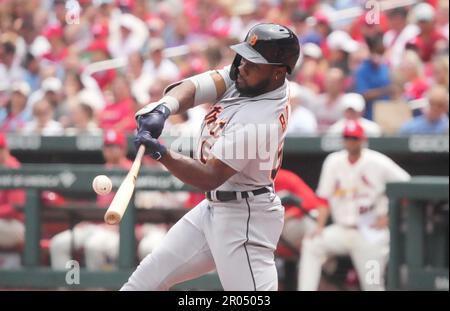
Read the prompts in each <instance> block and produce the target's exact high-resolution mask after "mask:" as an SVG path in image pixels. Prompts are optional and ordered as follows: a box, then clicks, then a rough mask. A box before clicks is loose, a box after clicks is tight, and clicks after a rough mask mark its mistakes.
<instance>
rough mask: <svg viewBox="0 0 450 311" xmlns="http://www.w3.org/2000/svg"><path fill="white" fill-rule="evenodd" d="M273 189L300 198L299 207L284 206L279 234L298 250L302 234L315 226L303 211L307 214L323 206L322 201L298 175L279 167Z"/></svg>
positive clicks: (278, 192) (279, 193) (280, 194)
mask: <svg viewBox="0 0 450 311" xmlns="http://www.w3.org/2000/svg"><path fill="white" fill-rule="evenodd" d="M275 191H276V192H277V194H278V195H279V196H282V195H283V194H287V193H289V194H291V195H295V196H297V197H298V198H299V199H300V200H301V208H299V207H297V206H285V219H284V227H283V232H282V234H281V237H282V239H284V240H285V241H286V242H288V243H289V244H290V245H291V246H292V247H295V248H296V249H298V250H299V249H300V243H301V240H302V238H303V236H305V234H307V233H308V232H311V231H312V230H313V229H314V227H315V226H314V220H313V218H311V217H310V216H306V215H305V212H307V213H308V214H309V213H310V212H311V211H312V210H314V209H317V208H320V207H324V203H323V202H322V201H321V200H320V199H319V198H318V197H317V196H316V195H315V193H314V191H313V190H312V189H311V188H310V187H309V186H308V185H307V184H306V183H305V182H304V181H303V180H302V179H301V178H300V177H299V176H298V175H296V174H295V173H293V172H291V171H288V170H284V169H280V171H279V172H278V174H277V177H276V178H275ZM309 215H310V214H309ZM305 216H306V217H305Z"/></svg>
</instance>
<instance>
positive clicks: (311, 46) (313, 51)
mask: <svg viewBox="0 0 450 311" xmlns="http://www.w3.org/2000/svg"><path fill="white" fill-rule="evenodd" d="M302 51H303V55H304V56H308V57H311V58H314V59H319V58H322V55H323V54H322V49H321V48H320V46H318V45H317V44H315V43H311V42H308V43H305V44H303V46H302Z"/></svg>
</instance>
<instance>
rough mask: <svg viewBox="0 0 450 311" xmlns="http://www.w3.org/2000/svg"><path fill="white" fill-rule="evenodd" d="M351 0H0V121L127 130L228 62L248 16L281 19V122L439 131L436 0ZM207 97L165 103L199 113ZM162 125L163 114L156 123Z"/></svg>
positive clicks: (65, 131) (444, 91)
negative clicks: (178, 84) (285, 116)
mask: <svg viewBox="0 0 450 311" xmlns="http://www.w3.org/2000/svg"><path fill="white" fill-rule="evenodd" d="M364 3H365V1H362V0H334V1H331V0H330V1H317V0H239V1H236V0H228V1H225V0H185V1H181V0H163V1H157V0H78V1H76V0H67V1H65V0H44V1H38V0H31V1H25V0H0V131H1V132H18V133H24V134H27V133H40V134H42V135H79V134H83V133H99V132H100V133H101V132H102V131H103V130H105V129H115V130H117V131H122V132H124V133H131V132H132V131H134V129H135V122H134V112H135V111H136V110H137V109H139V108H140V107H141V106H143V105H145V104H147V103H149V102H151V101H156V100H158V99H160V97H161V96H162V92H163V90H164V88H165V87H166V86H167V85H169V84H170V83H172V82H174V81H177V80H180V79H183V78H185V77H188V76H191V75H193V74H196V73H200V72H203V71H206V70H209V69H215V68H221V67H223V66H226V65H228V64H230V63H231V60H232V59H233V57H234V54H233V52H232V51H231V50H230V49H229V48H228V46H229V45H230V44H232V43H235V42H238V41H241V40H242V39H243V38H244V36H245V34H246V33H247V31H248V30H249V29H250V28H251V27H252V26H253V25H255V24H257V23H260V22H276V23H281V24H284V25H286V26H289V27H290V28H292V29H293V30H294V31H295V32H296V33H297V35H298V36H299V39H300V41H301V43H302V57H301V61H299V63H298V65H297V67H296V69H295V71H294V73H293V74H292V75H291V76H290V77H289V78H290V79H291V97H292V108H293V114H292V118H291V120H290V124H289V134H290V135H298V136H305V135H324V134H327V133H331V134H333V133H339V132H340V131H341V130H342V126H343V124H344V122H345V120H346V119H353V120H359V122H360V123H361V124H363V126H364V128H365V130H366V132H367V133H368V135H370V136H380V135H397V134H401V135H408V134H416V133H431V134H446V133H448V92H449V89H448V88H449V81H448V79H449V77H448V75H449V55H448V20H449V8H448V6H449V3H448V1H442V0H428V1H417V3H416V4H413V5H409V6H397V1H386V2H385V4H386V3H389V8H388V6H387V5H384V6H381V7H382V8H387V9H385V10H382V11H380V12H378V11H376V10H375V9H376V8H377V7H375V8H372V9H369V10H367V9H365V6H364ZM207 108H208V107H207V105H205V106H200V107H198V108H197V109H194V110H193V111H190V112H189V113H188V114H186V115H182V116H172V117H171V119H170V122H169V123H170V125H172V126H174V127H175V128H177V129H181V130H183V131H195V130H196V128H197V127H199V123H200V122H201V119H202V117H203V116H204V113H205V110H206V109H207ZM169 128H170V126H169Z"/></svg>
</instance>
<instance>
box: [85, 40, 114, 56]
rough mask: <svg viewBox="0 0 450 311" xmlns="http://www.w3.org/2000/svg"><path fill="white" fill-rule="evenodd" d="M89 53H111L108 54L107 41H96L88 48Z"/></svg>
mask: <svg viewBox="0 0 450 311" xmlns="http://www.w3.org/2000/svg"><path fill="white" fill-rule="evenodd" d="M87 51H89V52H95V51H101V52H104V53H109V52H108V44H107V43H106V40H102V39H98V40H94V41H92V42H91V44H89V46H88V47H87Z"/></svg>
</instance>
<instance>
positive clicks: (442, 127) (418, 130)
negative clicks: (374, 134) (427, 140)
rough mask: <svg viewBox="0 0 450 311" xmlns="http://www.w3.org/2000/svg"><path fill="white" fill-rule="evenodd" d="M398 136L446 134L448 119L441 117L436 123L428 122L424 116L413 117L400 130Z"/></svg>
mask: <svg viewBox="0 0 450 311" xmlns="http://www.w3.org/2000/svg"><path fill="white" fill-rule="evenodd" d="M399 133H400V134H402V135H412V134H447V133H448V117H447V116H442V118H440V119H439V120H438V121H436V122H430V121H429V120H428V119H427V118H426V117H425V116H424V115H421V116H418V117H415V118H414V119H412V120H411V121H409V122H407V123H405V124H404V125H403V126H402V127H401V128H400V132H399Z"/></svg>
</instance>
